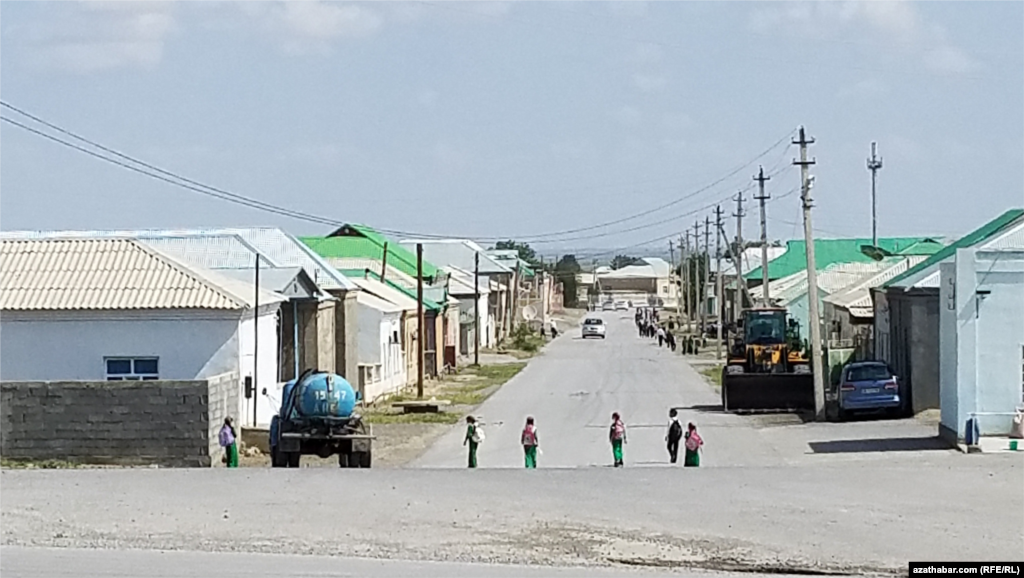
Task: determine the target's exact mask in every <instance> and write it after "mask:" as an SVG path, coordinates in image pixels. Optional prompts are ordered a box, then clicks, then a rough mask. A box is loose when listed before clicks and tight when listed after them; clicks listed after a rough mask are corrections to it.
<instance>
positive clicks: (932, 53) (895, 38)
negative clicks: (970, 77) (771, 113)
mask: <svg viewBox="0 0 1024 578" xmlns="http://www.w3.org/2000/svg"><path fill="white" fill-rule="evenodd" d="M749 27H750V28H751V29H752V30H753V31H755V32H759V33H779V32H783V33H793V32H796V33H799V34H801V35H802V36H805V37H809V38H815V39H819V40H837V39H839V40H840V41H842V40H844V39H843V38H842V36H844V35H845V36H848V37H849V36H853V37H854V39H855V40H860V39H862V38H864V37H868V38H867V40H868V41H869V42H868V43H867V44H866V45H867V46H870V40H872V39H879V40H883V41H886V42H887V44H885V45H884V46H880V47H879V48H880V49H881V50H885V51H886V53H887V55H888V56H891V53H892V51H893V49H894V47H895V49H896V50H902V51H903V52H904V53H906V54H908V55H912V56H914V57H916V58H919V59H920V61H921V62H922V63H923V64H924V66H925V67H927V68H928V69H929V70H932V71H933V72H940V73H949V74H962V73H965V72H969V71H971V70H974V69H976V68H977V67H978V66H979V63H978V62H977V61H976V60H975V59H974V58H972V57H971V56H970V55H968V54H967V53H966V52H964V51H963V50H962V49H960V48H958V47H957V46H955V45H954V44H953V43H952V42H950V41H949V39H948V36H947V34H946V31H945V29H944V28H942V26H940V25H938V24H933V23H929V22H928V21H926V19H925V18H924V17H923V16H922V15H921V14H920V12H918V5H917V4H915V3H913V2H910V1H909V0H875V1H850V2H836V1H832V0H818V1H817V2H791V3H785V4H784V5H782V6H779V7H772V8H757V9H755V10H754V11H753V12H752V13H751V18H750V26H749Z"/></svg>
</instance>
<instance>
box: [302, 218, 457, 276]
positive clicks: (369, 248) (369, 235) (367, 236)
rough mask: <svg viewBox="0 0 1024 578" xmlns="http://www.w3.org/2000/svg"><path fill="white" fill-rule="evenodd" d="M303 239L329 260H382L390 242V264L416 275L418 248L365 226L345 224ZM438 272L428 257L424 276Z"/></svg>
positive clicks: (424, 265) (424, 264)
mask: <svg viewBox="0 0 1024 578" xmlns="http://www.w3.org/2000/svg"><path fill="white" fill-rule="evenodd" d="M299 240H300V241H302V242H303V243H305V244H306V245H307V246H309V248H311V249H313V250H314V251H316V252H317V253H318V254H319V255H320V256H322V257H324V258H326V259H328V260H329V259H332V258H343V259H344V258H362V259H373V260H376V261H378V262H379V261H381V260H382V259H383V257H384V247H385V245H386V246H387V248H388V267H389V268H391V267H396V268H398V269H400V270H401V271H402V272H404V273H405V274H407V275H412V276H415V275H416V253H415V251H416V248H415V247H412V250H409V248H407V247H405V246H403V245H402V244H400V243H397V242H395V241H391V240H389V239H388V238H387V237H385V236H383V235H381V234H380V233H378V232H377V231H375V230H373V229H372V228H370V227H366V226H364V225H345V226H344V227H341V228H340V229H338V230H337V231H334V232H333V233H331V234H330V236H327V237H299ZM378 270H379V267H378ZM435 275H437V267H436V266H434V264H433V263H431V262H430V261H428V260H427V259H426V258H424V259H423V277H424V279H433V278H434V276H435Z"/></svg>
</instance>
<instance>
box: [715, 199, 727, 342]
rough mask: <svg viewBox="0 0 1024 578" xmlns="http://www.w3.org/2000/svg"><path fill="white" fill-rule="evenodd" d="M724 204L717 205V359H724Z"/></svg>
mask: <svg viewBox="0 0 1024 578" xmlns="http://www.w3.org/2000/svg"><path fill="white" fill-rule="evenodd" d="M724 310H725V308H724V307H723V303H722V205H718V206H717V207H715V313H716V317H717V322H716V323H715V325H716V326H717V327H716V333H717V335H716V339H715V359H722V322H723V321H724V320H725V319H724V315H722V312H723V311H724Z"/></svg>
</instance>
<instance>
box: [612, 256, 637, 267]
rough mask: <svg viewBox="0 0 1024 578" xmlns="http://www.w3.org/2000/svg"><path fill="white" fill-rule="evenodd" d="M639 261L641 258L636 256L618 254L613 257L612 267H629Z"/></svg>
mask: <svg viewBox="0 0 1024 578" xmlns="http://www.w3.org/2000/svg"><path fill="white" fill-rule="evenodd" d="M638 261H640V259H637V258H636V257H630V256H628V255H616V256H615V258H614V259H612V269H622V268H623V267H628V266H630V265H633V264H635V263H637V262H638Z"/></svg>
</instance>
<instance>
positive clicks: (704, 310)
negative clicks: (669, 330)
mask: <svg viewBox="0 0 1024 578" xmlns="http://www.w3.org/2000/svg"><path fill="white" fill-rule="evenodd" d="M701 263H703V264H704V289H703V290H702V291H701V293H700V337H701V339H704V336H705V335H707V331H708V285H709V284H710V283H711V217H707V216H706V217H704V254H703V255H701Z"/></svg>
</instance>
